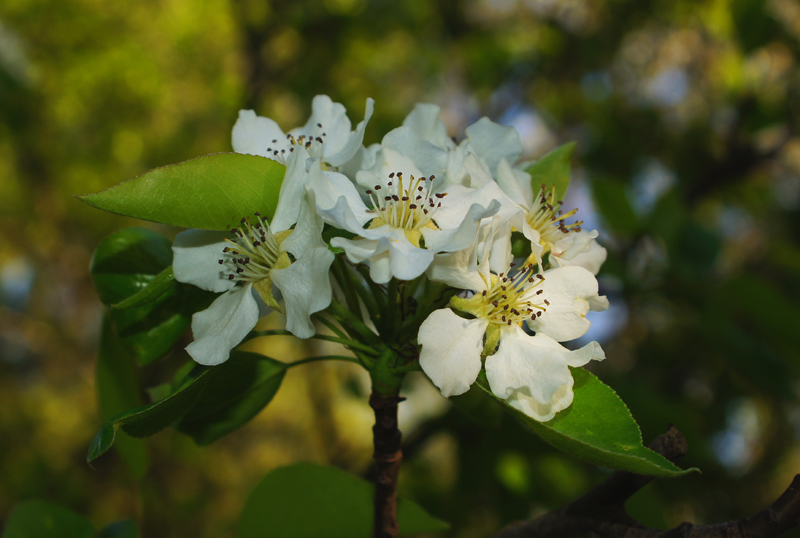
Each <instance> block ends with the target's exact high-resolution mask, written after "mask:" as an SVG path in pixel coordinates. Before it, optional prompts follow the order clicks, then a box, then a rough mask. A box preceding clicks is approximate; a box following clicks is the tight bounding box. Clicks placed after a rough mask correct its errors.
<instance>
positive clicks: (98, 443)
mask: <svg viewBox="0 0 800 538" xmlns="http://www.w3.org/2000/svg"><path fill="white" fill-rule="evenodd" d="M210 371H211V369H210V368H203V367H197V368H196V369H195V370H193V371H192V372H191V373H190V374H189V375H188V376H187V378H186V379H185V380H184V381H183V383H182V384H181V386H180V387H179V388H178V389H177V390H176V391H175V392H174V393H173V394H170V395H169V396H167V397H166V398H164V399H163V400H160V401H158V402H154V403H152V404H149V405H143V406H140V407H136V408H134V409H129V410H127V411H125V412H124V413H120V414H119V415H117V416H115V417H114V418H112V419H110V420H108V421H106V423H105V424H103V426H102V428H100V431H99V432H98V433H97V435H96V436H95V438H94V440H93V441H92V444H91V446H90V447H89V454H88V455H87V456H86V460H87V461H89V462H91V461H93V460H95V459H97V458H98V457H100V456H101V455H103V454H104V453H106V452H107V451H108V449H109V448H111V445H113V444H114V440H115V437H116V434H117V430H119V429H120V428H122V431H124V432H125V433H127V434H129V435H131V436H133V437H148V436H150V435H154V434H156V433H158V432H160V431H161V430H163V429H164V428H166V427H167V426H169V425H171V424H173V423H174V422H175V421H177V420H178V419H179V418H181V417H182V416H183V415H184V414H185V413H186V412H187V411H188V410H189V409H190V408H191V407H192V405H193V404H194V402H195V401H196V400H197V398H198V396H199V395H200V393H201V392H202V390H203V387H204V386H205V383H206V381H207V379H206V376H207V375H208V373H209V372H210Z"/></svg>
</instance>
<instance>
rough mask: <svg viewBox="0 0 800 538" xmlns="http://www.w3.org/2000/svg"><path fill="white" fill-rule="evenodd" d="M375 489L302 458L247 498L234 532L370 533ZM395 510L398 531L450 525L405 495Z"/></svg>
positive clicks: (241, 537)
mask: <svg viewBox="0 0 800 538" xmlns="http://www.w3.org/2000/svg"><path fill="white" fill-rule="evenodd" d="M374 488H375V486H374V485H373V484H370V483H369V482H366V481H364V480H362V479H360V478H358V477H356V476H353V475H351V474H348V473H346V472H344V471H341V470H339V469H336V468H333V467H324V466H321V465H313V464H310V463H300V464H296V465H290V466H288V467H282V468H280V469H276V470H275V471H272V472H271V473H269V474H268V475H267V476H266V477H264V479H263V480H262V481H261V482H260V483H259V484H258V486H256V489H255V490H254V491H253V493H252V494H251V495H250V497H249V498H248V499H247V502H246V504H245V507H244V510H243V511H242V514H241V517H240V519H239V526H238V529H237V533H236V536H237V538H317V537H319V536H325V537H326V538H370V537H371V536H372V521H373V513H372V511H373V506H372V497H373V493H374ZM397 512H398V521H399V525H400V536H409V535H413V534H418V533H423V532H426V533H432V532H439V531H445V530H447V528H448V527H449V526H448V524H447V523H445V522H444V521H442V520H440V519H436V518H434V517H432V516H431V515H429V514H428V513H427V512H425V510H423V509H422V508H421V507H420V506H419V505H417V504H415V503H414V502H412V501H409V500H407V499H399V502H398V506H397ZM309 514H311V515H312V517H309Z"/></svg>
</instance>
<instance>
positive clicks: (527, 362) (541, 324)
mask: <svg viewBox="0 0 800 538" xmlns="http://www.w3.org/2000/svg"><path fill="white" fill-rule="evenodd" d="M498 231H500V233H501V234H502V233H507V232H508V231H507V228H505V227H504V226H502V225H500V226H496V225H493V226H488V225H487V226H484V227H483V228H482V229H481V232H480V233H479V234H478V236H477V238H476V241H475V242H474V243H473V245H472V246H471V247H470V248H468V249H464V250H463V251H460V252H455V253H452V254H446V255H442V256H440V257H439V258H438V259H437V260H436V263H435V264H434V265H432V266H431V268H430V270H429V271H428V276H429V277H430V278H431V279H432V280H437V281H443V282H445V283H447V284H449V285H451V286H454V287H456V288H459V289H462V290H465V291H464V292H463V293H462V294H460V295H459V296H456V297H454V298H453V299H451V301H450V304H449V307H448V308H444V309H440V310H436V311H434V312H433V313H432V314H431V315H430V316H429V317H428V318H427V319H426V320H425V321H424V322H423V323H422V325H421V326H420V330H419V334H418V338H417V339H418V342H419V343H420V344H421V346H422V350H421V352H420V359H419V360H420V366H421V367H422V369H423V371H425V373H426V374H427V375H428V377H430V379H431V380H432V381H433V382H434V384H435V385H436V386H437V387H439V389H440V390H441V392H442V395H444V396H446V397H449V396H453V395H458V394H462V393H464V392H466V391H467V390H468V389H469V387H470V385H471V384H472V383H474V382H475V380H476V379H477V377H478V374H479V373H480V371H481V368H482V367H485V369H486V376H487V379H488V381H489V386H490V388H491V390H492V392H493V393H494V394H495V395H496V396H497V397H499V398H503V399H505V400H507V401H508V403H509V404H510V405H512V406H514V407H517V408H518V409H520V410H521V411H523V412H524V413H526V414H527V415H529V416H531V417H533V418H534V419H536V420H540V421H546V420H550V419H551V418H553V417H554V416H555V414H556V413H557V412H558V411H560V410H562V409H564V408H566V407H567V406H569V404H570V403H571V402H572V397H573V394H572V384H573V380H572V376H571V374H570V372H569V368H568V367H570V366H571V367H578V366H583V365H585V364H586V363H588V362H589V361H590V360H603V359H604V358H605V354H604V352H603V350H602V348H601V347H600V345H599V344H598V343H597V342H591V343H589V344H587V345H586V346H584V347H582V348H580V349H577V350H574V351H571V350H568V349H567V348H565V347H563V346H562V345H561V344H560V343H559V342H563V341H567V340H572V339H575V338H578V337H580V336H583V335H584V334H585V333H586V331H587V330H588V328H589V321H588V320H586V317H585V316H586V313H587V312H588V311H589V310H604V309H605V308H607V307H608V302H607V300H606V299H605V297H600V296H599V295H598V293H597V292H598V288H597V280H596V279H595V277H594V276H593V275H592V274H591V273H590V272H589V271H588V270H586V269H584V268H582V267H560V268H555V269H551V270H548V271H545V272H544V273H539V272H537V271H536V270H535V266H534V265H533V264H528V265H525V266H523V267H522V268H519V269H516V268H515V266H514V264H513V263H512V262H511V254H510V250H506V251H505V253H504V255H502V256H501V258H502V259H503V262H504V263H505V264H506V269H505V270H504V271H502V272H500V273H497V274H495V273H493V272H492V271H491V265H492V264H491V263H490V260H489V258H490V256H497V254H498V251H497V249H493V248H492V246H493V245H492V243H493V241H494V238H493V235H494V234H496V233H498ZM503 244H506V242H503ZM495 265H496V263H495ZM456 311H457V312H460V313H461V314H462V315H459V314H457V313H456ZM464 316H467V317H464ZM523 325H527V326H528V328H529V329H531V330H533V331H536V333H535V335H534V336H531V335H529V334H528V333H526V332H525V331H524V330H523ZM484 358H485V361H484V360H483V359H484Z"/></svg>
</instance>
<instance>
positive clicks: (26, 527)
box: [2, 500, 94, 538]
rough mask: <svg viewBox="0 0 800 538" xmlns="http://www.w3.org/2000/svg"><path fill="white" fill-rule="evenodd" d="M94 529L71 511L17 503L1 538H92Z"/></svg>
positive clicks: (33, 501)
mask: <svg viewBox="0 0 800 538" xmlns="http://www.w3.org/2000/svg"><path fill="white" fill-rule="evenodd" d="M93 536H94V527H93V526H92V524H91V523H89V521H88V520H86V518H84V517H82V516H79V515H78V514H76V513H75V512H73V511H72V510H67V509H66V508H62V507H60V506H56V505H54V504H50V503H48V502H45V501H39V500H30V501H24V502H21V503H19V504H18V505H16V506H15V507H14V509H13V510H12V511H11V515H9V516H8V520H7V521H6V527H5V531H3V537H2V538H92V537H93Z"/></svg>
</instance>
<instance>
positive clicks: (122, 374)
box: [95, 314, 149, 478]
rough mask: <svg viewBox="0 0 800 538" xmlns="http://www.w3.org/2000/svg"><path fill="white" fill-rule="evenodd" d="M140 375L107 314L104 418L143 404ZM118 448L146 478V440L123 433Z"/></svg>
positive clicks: (100, 383) (100, 390) (100, 378)
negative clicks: (140, 391)
mask: <svg viewBox="0 0 800 538" xmlns="http://www.w3.org/2000/svg"><path fill="white" fill-rule="evenodd" d="M138 377H139V376H138V371H137V369H136V364H135V363H134V359H133V357H132V356H131V354H130V353H129V351H128V350H127V349H126V348H125V346H124V345H123V343H122V342H121V341H120V340H119V338H118V337H117V335H116V333H115V332H114V329H113V327H112V326H111V320H110V319H109V316H108V314H106V315H105V316H104V317H103V326H102V331H101V335H100V348H99V350H98V354H97V369H96V378H95V379H96V383H95V385H96V387H97V401H98V407H99V409H100V415H101V417H102V418H103V419H104V420H107V419H109V418H111V417H113V416H115V415H118V414H119V413H122V412H123V411H125V410H126V409H130V408H132V407H136V406H140V405H142V398H141V395H140V393H139V381H138ZM116 449H117V451H118V452H119V454H120V456H121V457H122V459H123V461H124V462H125V464H126V465H127V466H128V468H129V469H130V470H131V472H132V473H133V476H134V477H136V478H142V477H143V476H144V475H145V473H146V472H147V467H148V466H149V461H148V459H149V458H148V454H147V447H146V446H145V444H144V441H143V440H141V439H134V438H132V437H128V436H127V435H126V434H124V433H119V434H118V436H117V443H116Z"/></svg>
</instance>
